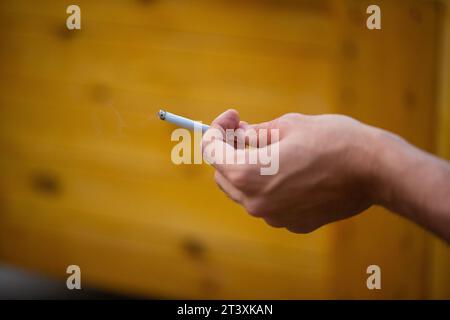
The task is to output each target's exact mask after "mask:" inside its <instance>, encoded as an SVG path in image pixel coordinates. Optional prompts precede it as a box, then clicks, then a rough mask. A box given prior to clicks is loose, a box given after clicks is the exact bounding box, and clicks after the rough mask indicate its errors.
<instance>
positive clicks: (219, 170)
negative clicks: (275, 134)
mask: <svg viewBox="0 0 450 320" xmlns="http://www.w3.org/2000/svg"><path fill="white" fill-rule="evenodd" d="M211 127H212V128H216V129H220V130H225V129H237V128H241V129H244V130H248V129H255V130H259V129H269V130H270V129H279V132H280V137H279V141H278V142H274V143H279V150H280V153H279V159H280V160H279V161H280V166H279V171H278V173H277V174H275V175H267V176H264V175H261V174H260V171H259V166H258V165H255V164H213V166H214V167H215V169H216V170H215V180H216V183H217V184H218V186H219V187H220V188H221V189H222V190H223V191H224V192H225V193H226V194H227V195H228V196H229V197H230V198H231V199H232V200H234V201H235V202H237V203H239V204H241V205H242V206H243V207H244V208H245V209H246V210H247V212H248V213H249V214H251V215H252V216H255V217H259V218H262V219H264V220H265V221H266V222H267V223H268V224H269V225H270V226H273V227H277V228H286V229H287V230H289V231H291V232H295V233H309V232H312V231H314V230H316V229H317V228H320V227H321V226H323V225H326V224H328V223H331V222H333V221H337V220H342V219H345V218H348V217H351V216H353V215H356V214H359V213H361V212H363V211H364V210H366V209H367V208H369V207H371V206H372V205H381V206H384V207H386V208H388V209H389V210H391V211H393V212H397V213H398V214H400V215H402V216H404V217H406V218H408V219H410V220H413V221H415V222H416V223H418V224H420V225H422V226H424V227H425V228H427V229H429V230H431V231H432V232H434V233H435V234H437V235H439V236H440V237H442V238H443V239H445V240H446V241H447V242H450V164H449V163H448V162H446V161H444V160H441V159H439V158H437V157H435V156H433V155H431V154H428V153H426V152H424V151H422V150H420V149H418V148H416V147H414V146H412V145H410V144H409V143H407V142H406V141H404V140H403V139H401V138H400V137H398V136H396V135H394V134H392V133H389V132H387V131H384V130H382V129H379V128H375V127H371V126H368V125H366V124H363V123H361V122H359V121H357V120H354V119H352V118H349V117H346V116H341V115H318V116H307V115H301V114H286V115H284V116H282V117H280V118H277V119H274V120H272V121H269V122H265V123H260V124H254V125H248V124H247V123H246V122H243V121H240V119H239V114H238V113H237V111H235V110H227V111H226V112H224V113H222V114H221V115H219V116H218V117H217V118H216V119H215V120H214V121H213V123H212V124H211ZM208 143H210V141H205V139H204V141H203V147H204V148H205V147H206V146H207V145H208ZM268 143H269V144H270V143H272V141H270V140H269V141H268ZM227 147H230V146H229V145H227ZM259 147H260V148H265V147H267V146H264V145H260V146H259ZM246 152H247V153H249V152H257V150H256V149H247V150H246Z"/></svg>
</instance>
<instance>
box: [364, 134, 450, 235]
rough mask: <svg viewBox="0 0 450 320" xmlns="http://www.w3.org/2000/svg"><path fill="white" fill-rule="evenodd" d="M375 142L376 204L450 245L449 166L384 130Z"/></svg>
mask: <svg viewBox="0 0 450 320" xmlns="http://www.w3.org/2000/svg"><path fill="white" fill-rule="evenodd" d="M376 143H377V148H376V151H377V152H376V154H375V155H374V156H373V157H374V160H373V163H374V170H375V172H376V173H377V174H376V177H377V183H378V185H377V186H376V187H375V188H374V191H373V193H374V194H375V195H376V196H375V200H376V203H377V204H380V205H383V206H384V207H386V208H388V209H390V210H392V211H394V212H397V213H399V214H401V215H403V216H404V217H406V218H408V219H410V220H413V221H415V222H417V223H418V224H420V225H422V226H424V227H426V228H428V229H429V230H431V231H433V232H435V233H436V234H438V235H440V236H441V237H443V238H444V239H446V240H447V242H450V164H449V163H448V162H446V161H444V160H441V159H439V158H437V157H435V156H433V155H431V154H428V153H426V152H424V151H422V150H420V149H418V148H416V147H414V146H412V145H410V144H408V143H407V142H405V141H403V140H401V139H399V138H398V137H396V136H394V135H392V134H389V133H386V132H384V131H383V132H381V133H380V134H379V136H378V138H377V141H376Z"/></svg>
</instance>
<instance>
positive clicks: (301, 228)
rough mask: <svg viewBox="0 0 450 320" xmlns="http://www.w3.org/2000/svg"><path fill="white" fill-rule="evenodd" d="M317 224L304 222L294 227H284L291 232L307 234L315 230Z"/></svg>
mask: <svg viewBox="0 0 450 320" xmlns="http://www.w3.org/2000/svg"><path fill="white" fill-rule="evenodd" d="M317 228H318V226H315V225H313V224H308V223H304V224H301V225H298V226H295V227H287V228H286V229H287V230H288V231H290V232H293V233H300V234H308V233H311V232H313V231H314V230H316V229H317Z"/></svg>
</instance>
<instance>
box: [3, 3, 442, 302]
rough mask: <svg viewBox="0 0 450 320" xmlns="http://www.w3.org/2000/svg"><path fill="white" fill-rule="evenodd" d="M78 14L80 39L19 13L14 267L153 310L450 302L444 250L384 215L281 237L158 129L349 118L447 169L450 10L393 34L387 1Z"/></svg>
mask: <svg viewBox="0 0 450 320" xmlns="http://www.w3.org/2000/svg"><path fill="white" fill-rule="evenodd" d="M76 3H77V4H78V5H79V6H80V7H81V15H82V30H80V31H68V30H67V29H66V27H65V19H66V17H67V15H66V13H65V10H66V7H67V6H68V5H69V4H71V2H70V3H69V2H66V1H58V2H55V1H50V0H42V1H40V2H39V5H37V4H36V2H32V1H25V0H19V1H12V0H11V1H9V0H7V1H1V2H0V39H2V44H1V45H0V75H1V77H0V150H1V151H0V154H1V157H0V176H1V179H0V208H1V209H0V260H1V261H4V262H7V263H11V264H15V265H20V266H24V267H27V268H31V269H34V270H38V271H41V272H44V273H47V274H50V275H54V276H58V277H65V268H66V267H67V265H69V264H77V265H79V266H80V267H81V270H82V276H83V281H84V282H85V283H87V284H91V285H95V286H98V287H102V288H108V289H112V290H116V291H120V292H125V293H133V294H143V295H147V296H161V297H189V298H422V297H432V296H436V295H433V294H434V292H437V291H433V290H431V289H430V288H431V283H432V278H431V271H430V270H432V268H433V267H434V265H432V262H431V260H430V259H429V254H430V250H431V247H432V246H431V243H432V242H433V241H434V239H433V237H432V236H431V235H429V234H427V233H426V232H424V231H423V230H421V229H420V228H418V227H416V226H414V225H413V224H412V223H410V222H407V221H405V220H403V219H402V218H400V217H398V216H396V215H393V214H391V213H387V212H386V211H385V210H383V209H381V208H373V209H371V210H369V212H367V213H364V214H363V215H361V216H360V217H356V218H353V219H350V220H348V221H344V222H340V223H337V224H333V225H331V226H326V227H324V228H321V229H320V230H319V231H317V232H314V233H312V234H310V235H294V234H290V233H288V232H287V231H283V230H278V229H271V228H269V227H267V226H266V225H265V224H264V223H263V222H261V221H259V220H256V219H253V218H251V217H249V216H248V215H246V214H245V212H244V211H243V210H242V209H241V208H239V207H238V206H237V205H235V204H233V203H232V202H230V201H229V200H228V199H227V198H226V197H225V196H224V195H223V194H222V193H221V192H220V191H219V190H218V189H217V188H216V187H215V185H214V182H213V179H212V170H211V168H209V167H207V166H204V165H202V166H176V165H174V164H172V162H171V161H170V151H171V148H172V146H173V143H172V142H171V141H170V133H171V130H172V127H170V126H168V125H167V124H165V123H161V122H160V121H158V120H157V119H156V116H155V113H156V111H157V110H158V109H159V108H160V107H161V106H163V107H166V108H167V109H169V110H172V111H173V112H177V113H180V114H184V115H186V116H189V117H192V118H194V119H201V120H204V121H205V122H209V121H211V120H212V119H213V118H214V117H215V116H216V115H217V114H218V113H220V112H221V111H222V110H224V109H225V108H228V107H234V108H236V109H238V110H239V111H240V112H241V114H242V117H243V118H244V119H247V120H248V121H250V122H258V121H262V120H267V119H271V118H273V117H276V116H279V115H281V114H283V113H286V112H302V113H314V114H315V113H325V112H339V113H345V114H349V115H352V116H355V117H357V118H359V119H361V120H363V121H366V122H368V123H371V124H373V125H377V126H381V127H384V128H387V129H390V130H392V131H395V132H397V133H399V134H402V135H403V136H405V137H406V138H407V139H409V140H410V141H412V142H413V143H415V144H417V145H419V146H421V147H423V148H425V149H427V150H430V151H434V150H435V147H436V146H435V141H436V133H437V130H436V126H437V123H438V119H439V113H438V111H437V110H438V109H437V96H438V87H439V85H438V83H440V80H439V79H440V78H439V76H438V73H439V72H438V71H439V70H440V65H439V61H440V60H439V55H440V53H441V41H440V39H441V38H440V34H441V33H440V31H441V29H442V23H441V21H442V14H441V12H443V10H442V9H443V8H444V6H443V5H442V3H440V2H437V1H419V0H417V1H416V0H411V1H406V0H405V1H395V2H394V1H378V3H380V5H381V6H382V19H383V30H382V31H368V30H367V29H366V28H365V18H366V14H365V8H366V7H367V5H368V2H367V1H356V0H355V1H351V0H345V1H339V0H329V1H326V0H321V1H313V0H289V1H288V0H283V1H275V0H266V1H252V0H245V1H238V0H228V1H226V0H215V1H211V0H184V1H182V0H153V1H137V0H133V1H132V0H127V1H119V0H117V1H115V0H114V1H106V0H100V1H77V2H76ZM399 178H400V177H399ZM447 251H448V247H447V248H443V249H442V252H443V253H438V254H437V255H438V256H439V257H440V256H442V255H443V254H445V253H446V252H447ZM433 261H434V260H433ZM437 263H438V264H439V265H440V266H443V265H444V264H442V263H441V262H437ZM370 264H378V265H380V266H381V267H382V281H383V282H382V283H383V284H382V285H383V289H382V290H381V291H379V292H372V291H368V290H367V288H366V286H365V285H366V278H367V275H366V272H365V271H366V268H367V266H368V265H370ZM446 287H447V288H448V286H446ZM442 292H443V293H439V294H437V296H438V297H447V298H448V297H450V296H449V295H448V290H447V291H445V290H444V291H442Z"/></svg>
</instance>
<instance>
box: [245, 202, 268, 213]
mask: <svg viewBox="0 0 450 320" xmlns="http://www.w3.org/2000/svg"><path fill="white" fill-rule="evenodd" d="M244 207H245V210H247V212H248V213H249V214H250V215H252V216H254V217H264V216H266V215H267V210H266V206H265V203H264V201H263V200H260V199H252V200H248V199H247V201H245V204H244Z"/></svg>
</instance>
